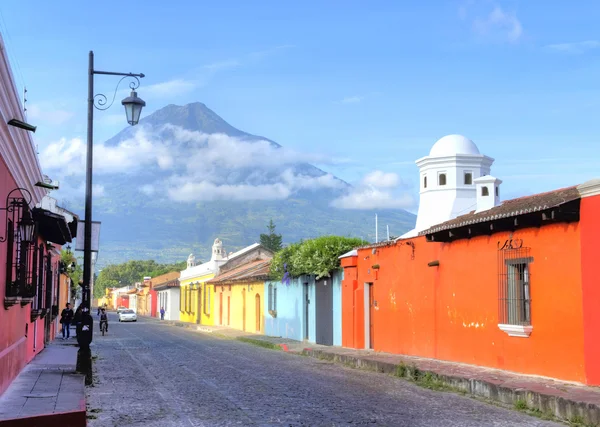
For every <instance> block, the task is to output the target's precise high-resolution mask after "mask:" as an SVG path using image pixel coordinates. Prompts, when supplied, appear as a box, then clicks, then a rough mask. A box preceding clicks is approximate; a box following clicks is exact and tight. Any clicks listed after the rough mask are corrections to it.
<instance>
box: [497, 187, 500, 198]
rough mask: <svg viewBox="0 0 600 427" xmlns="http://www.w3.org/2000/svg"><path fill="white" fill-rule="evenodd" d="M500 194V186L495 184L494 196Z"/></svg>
mask: <svg viewBox="0 0 600 427" xmlns="http://www.w3.org/2000/svg"><path fill="white" fill-rule="evenodd" d="M499 196H500V187H498V186H496V197H499Z"/></svg>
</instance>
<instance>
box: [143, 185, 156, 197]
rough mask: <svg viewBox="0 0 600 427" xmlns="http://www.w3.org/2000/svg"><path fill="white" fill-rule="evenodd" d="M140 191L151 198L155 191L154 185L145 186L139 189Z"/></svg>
mask: <svg viewBox="0 0 600 427" xmlns="http://www.w3.org/2000/svg"><path fill="white" fill-rule="evenodd" d="M140 191H141V192H142V193H144V194H145V195H147V196H151V195H153V194H154V192H155V191H156V188H154V185H152V184H146V185H142V186H141V187H140Z"/></svg>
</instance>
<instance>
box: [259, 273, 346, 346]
mask: <svg viewBox="0 0 600 427" xmlns="http://www.w3.org/2000/svg"><path fill="white" fill-rule="evenodd" d="M342 276H343V271H342V270H336V271H334V272H333V273H332V275H331V277H325V278H321V279H319V280H315V276H300V277H296V278H293V279H291V280H290V282H289V283H282V282H280V281H278V282H274V281H267V282H265V334H266V335H271V336H276V337H283V338H290V339H294V340H297V341H307V342H312V343H316V344H324V345H339V346H341V345H342V286H341V283H342Z"/></svg>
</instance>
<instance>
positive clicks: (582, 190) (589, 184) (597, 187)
mask: <svg viewBox="0 0 600 427" xmlns="http://www.w3.org/2000/svg"><path fill="white" fill-rule="evenodd" d="M577 190H578V191H579V195H580V196H581V198H582V199H583V198H584V197H591V196H599V195H600V179H597V178H596V179H592V180H590V181H586V182H584V183H583V184H581V185H578V186H577Z"/></svg>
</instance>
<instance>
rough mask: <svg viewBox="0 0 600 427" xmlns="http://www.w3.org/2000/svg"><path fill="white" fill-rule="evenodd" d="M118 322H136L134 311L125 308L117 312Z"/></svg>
mask: <svg viewBox="0 0 600 427" xmlns="http://www.w3.org/2000/svg"><path fill="white" fill-rule="evenodd" d="M119 322H137V314H135V311H133V310H130V309H128V308H127V309H125V310H123V311H121V312H119Z"/></svg>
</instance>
